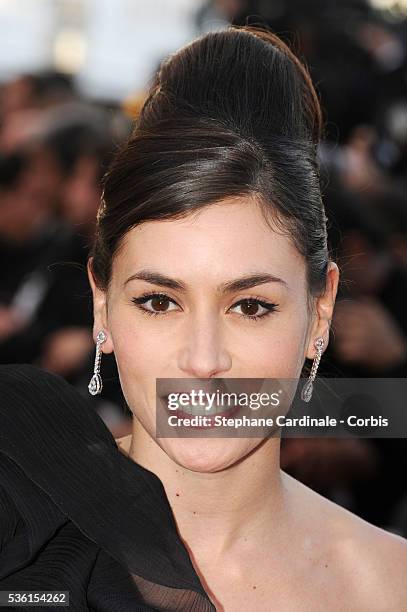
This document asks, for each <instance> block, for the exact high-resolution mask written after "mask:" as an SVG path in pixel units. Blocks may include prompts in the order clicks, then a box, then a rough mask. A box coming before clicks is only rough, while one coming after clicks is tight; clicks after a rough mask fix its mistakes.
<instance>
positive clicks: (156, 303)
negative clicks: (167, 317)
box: [131, 293, 177, 316]
mask: <svg viewBox="0 0 407 612" xmlns="http://www.w3.org/2000/svg"><path fill="white" fill-rule="evenodd" d="M131 301H132V302H134V304H136V306H137V307H138V308H140V310H142V311H143V312H145V313H146V314H149V315H159V316H160V315H163V314H166V313H167V312H170V311H172V310H177V309H176V308H171V309H169V308H168V305H170V304H176V302H174V300H172V299H171V298H169V297H168V295H165V293H146V294H144V295H142V296H140V297H139V298H135V297H134V298H132V300H131ZM148 302H151V305H150V307H149V308H147V307H146V306H143V305H142V304H147V303H148Z"/></svg>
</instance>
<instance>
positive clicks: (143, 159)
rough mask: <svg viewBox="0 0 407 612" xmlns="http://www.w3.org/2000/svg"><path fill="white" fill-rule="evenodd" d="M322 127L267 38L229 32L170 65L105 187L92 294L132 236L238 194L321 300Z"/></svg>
mask: <svg viewBox="0 0 407 612" xmlns="http://www.w3.org/2000/svg"><path fill="white" fill-rule="evenodd" d="M321 128H322V119H321V110H320V106H319V102H318V97H317V94H316V92H315V89H314V87H313V85H312V82H311V79H310V77H309V74H308V72H307V70H306V68H305V67H304V66H303V65H302V64H301V62H300V61H299V60H298V58H297V57H296V56H295V55H294V54H293V53H292V52H291V51H290V49H289V48H288V47H287V45H286V44H285V43H284V42H283V41H281V40H280V39H279V38H278V37H277V36H276V35H274V34H272V33H271V32H268V31H265V30H260V29H257V28H255V27H252V26H243V27H237V26H231V27H229V28H227V29H225V30H222V31H217V32H211V33H208V34H205V35H203V36H201V37H199V38H198V39H196V40H194V41H193V42H191V43H190V44H188V45H186V46H184V47H183V48H182V49H180V50H179V51H177V52H176V53H174V54H172V55H170V56H169V57H168V58H167V59H166V60H164V62H163V63H162V64H161V67H160V69H159V71H158V73H157V74H156V76H155V79H154V82H153V83H152V86H151V88H150V91H149V94H148V97H147V99H146V101H145V103H144V106H143V108H142V110H141V113H140V115H139V117H138V118H137V120H136V123H135V126H134V130H133V132H132V134H131V136H130V138H129V139H128V141H127V142H125V143H124V144H123V145H122V146H121V148H120V149H119V150H118V152H117V153H116V155H115V157H114V159H113V162H112V164H111V166H110V168H109V170H108V172H107V174H106V176H105V179H104V196H103V200H102V204H101V207H100V209H99V213H98V219H97V230H96V237H95V242H94V245H93V250H92V253H91V255H92V258H93V259H92V270H93V275H94V278H95V281H96V283H97V285H98V286H99V288H102V289H104V290H106V289H107V288H108V286H109V282H110V277H111V269H112V261H113V257H114V255H115V253H116V252H117V250H118V248H119V247H120V244H121V241H122V238H123V237H124V236H125V234H126V233H127V232H128V231H129V230H130V229H132V228H133V227H135V226H137V225H139V224H140V223H143V222H144V221H151V220H159V219H176V218H182V217H185V216H187V215H188V214H191V213H192V212H194V211H197V210H199V209H201V208H202V207H203V206H206V205H210V204H214V203H216V202H219V201H221V200H225V199H228V198H234V197H242V196H243V197H247V198H251V199H254V200H255V201H256V202H258V204H259V205H260V206H261V209H262V212H263V214H264V216H265V218H266V219H267V220H272V221H273V227H279V228H281V229H282V230H283V231H284V232H286V233H287V234H288V235H289V236H290V237H291V238H292V240H293V242H294V244H295V246H296V247H297V249H298V250H299V252H300V253H301V254H302V255H303V256H304V258H305V261H306V264H307V273H308V287H309V291H310V293H311V294H312V295H316V294H318V293H320V292H321V291H322V290H323V289H324V287H325V283H326V271H327V265H328V249H327V233H326V217H325V212H324V207H323V204H322V198H321V189H320V182H319V168H318V159H317V147H318V142H319V139H320V135H321Z"/></svg>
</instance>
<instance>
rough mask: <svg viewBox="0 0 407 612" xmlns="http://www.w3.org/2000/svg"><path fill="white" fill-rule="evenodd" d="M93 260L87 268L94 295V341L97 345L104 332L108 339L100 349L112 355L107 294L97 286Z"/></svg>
mask: <svg viewBox="0 0 407 612" xmlns="http://www.w3.org/2000/svg"><path fill="white" fill-rule="evenodd" d="M92 260H93V258H92V257H90V258H89V259H88V263H87V266H86V267H87V271H88V279H89V284H90V286H91V289H92V295H93V339H94V341H95V343H96V336H97V335H98V333H99V332H100V330H103V331H104V332H105V333H106V335H107V339H106V341H105V342H103V344H102V345H101V347H100V348H101V350H102V352H103V353H112V352H113V342H112V337H111V334H110V331H109V324H108V312H107V292H106V291H103V290H102V289H99V287H98V286H97V285H96V282H95V279H94V277H93V272H92Z"/></svg>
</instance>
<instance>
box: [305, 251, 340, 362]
mask: <svg viewBox="0 0 407 612" xmlns="http://www.w3.org/2000/svg"><path fill="white" fill-rule="evenodd" d="M338 282H339V269H338V266H337V265H336V263H335V262H333V261H330V262H329V264H328V270H327V279H326V285H325V291H324V293H323V294H322V295H321V296H319V297H318V299H317V301H316V308H315V311H316V312H315V319H314V322H313V324H312V327H311V330H310V335H309V341H308V346H307V351H306V355H305V356H306V357H307V358H308V359H314V357H315V355H316V348H315V346H314V343H315V340H316V339H317V338H323V339H324V350H325V349H326V347H327V346H328V342H329V328H330V325H331V320H332V315H333V310H334V306H335V299H336V293H337V291H338Z"/></svg>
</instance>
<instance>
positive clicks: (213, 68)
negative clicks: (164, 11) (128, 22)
mask: <svg viewBox="0 0 407 612" xmlns="http://www.w3.org/2000/svg"><path fill="white" fill-rule="evenodd" d="M320 129H321V115H320V110H319V106H318V100H317V96H316V94H315V91H314V89H313V87H312V84H311V82H310V79H309V76H308V74H307V72H306V71H305V69H304V68H303V67H302V65H301V64H300V63H299V62H298V60H297V59H296V58H295V57H294V56H293V55H292V53H291V52H290V51H289V50H288V49H287V47H286V46H285V45H284V44H283V43H282V42H281V41H280V40H279V39H278V38H277V37H275V36H273V35H272V34H270V33H268V32H264V31H260V30H255V29H253V28H250V27H244V28H229V29H227V30H225V31H221V32H216V33H210V34H207V35H205V36H203V37H201V38H200V39H198V40H196V41H194V42H192V43H191V44H189V45H187V46H186V47H184V48H183V49H181V50H180V51H178V52H177V53H176V54H174V55H172V56H171V57H170V58H169V59H168V60H167V61H165V62H164V63H163V65H162V66H161V69H160V71H159V73H158V75H157V77H156V79H155V82H154V83H153V84H152V87H151V91H150V95H149V96H148V99H147V101H146V103H145V105H144V107H143V110H142V112H141V115H140V117H139V119H138V121H137V124H136V126H135V130H134V132H133V135H132V136H131V138H130V140H129V142H127V143H126V144H125V145H124V146H123V147H122V148H121V150H120V151H119V152H118V153H117V155H116V157H115V160H114V162H113V163H112V165H111V167H110V170H109V172H108V174H107V175H106V177H105V182H104V197H103V204H102V206H101V208H100V210H99V213H98V220H97V235H96V241H95V244H94V248H93V252H92V256H91V258H90V259H89V262H88V276H89V281H90V284H91V288H92V293H93V302H94V338H95V341H96V344H97V353H96V359H95V374H94V377H92V381H91V383H90V391H91V393H97V392H100V391H101V390H102V380H101V378H100V376H101V375H103V363H101V362H100V359H101V357H102V355H103V353H110V352H114V355H115V358H116V361H117V365H118V371H119V376H120V382H121V385H122V389H123V393H124V395H125V398H126V401H127V403H128V406H129V408H130V409H131V410H132V412H133V416H134V421H133V422H134V428H133V432H132V434H131V436H128V437H125V438H124V439H121V440H119V441H118V444H119V447H120V450H119V449H118V447H117V446H116V444H115V442H114V440H113V439H112V437H111V435H109V432H108V431H107V430H106V428H105V427H104V426H103V424H102V423H101V422H100V419H99V418H98V417H95V416H93V415H92V414H91V411H89V410H87V409H86V408H85V402H84V400H81V401H79V398H77V399H75V397H74V396H76V394H75V392H74V390H72V388H71V387H69V386H68V385H66V384H65V383H63V381H62V380H61V379H58V378H57V377H54V376H51V375H48V374H45V373H43V374H41V373H39V372H33V369H32V368H29V367H28V366H22V368H24V367H25V368H28V369H26V370H24V371H21V370H20V371H19V372H16V371H15V370H14V369H13V366H5V368H8V370H7V371H6V372H5V370H4V368H3V372H2V379H3V380H5V381H6V382H5V384H4V385H3V386H4V388H5V393H6V397H7V393H8V394H9V395H10V394H11V395H12V398H10V399H9V405H10V404H13V409H14V406H16V405H17V404H18V410H16V413H17V419H18V423H17V426H12V425H11V424H10V417H7V415H8V414H9V412H5V411H3V412H4V414H3V417H2V419H3V421H2V423H1V424H2V425H4V426H5V427H6V429H7V431H8V430H10V436H11V440H10V437H8V438H7V440H6V439H3V441H2V449H3V454H4V456H5V458H6V463H7V462H8V463H9V464H10V466H9V467H12V468H13V471H12V472H6V476H4V474H3V479H2V481H1V483H2V484H3V486H4V490H5V498H6V502H7V501H8V508H9V509H10V508H13V509H14V514H15V515H16V516H17V519H15V523H14V524H11V525H10V526H9V529H8V541H7V542H6V547H5V550H6V552H7V550H10V551H12V553H10V558H11V560H10V559H9V567H11V566H12V564H13V563H14V568H15V569H14V571H13V570H9V571H8V574H7V572H6V574H7V575H6V578H5V581H4V584H5V585H6V586H4V584H3V582H2V581H1V580H0V586H1V587H2V589H3V590H5V589H6V588H9V587H10V588H15V589H16V588H17V587H18V586H19V588H24V586H25V588H34V585H35V588H40V587H39V586H38V585H40V586H41V587H43V588H44V589H45V586H46V585H51V586H48V588H55V589H57V588H61V584H65V585H68V583H69V585H70V587H71V601H72V602H73V604H71V605H73V606H74V608H73V609H85V610H86V609H92V610H93V609H97V610H105V609H106V610H119V609H120V610H127V609H129V610H130V609H132V610H134V609H137V610H138V609H140V610H144V609H157V610H213V609H215V608H216V609H217V610H225V611H227V612H228V611H234V610H241V609H244V608H248V609H250V610H256V611H257V610H258V611H263V610H264V611H266V610H267V611H269V610H287V611H291V610H295V611H297V610H307V611H308V610H327V609H328V610H358V611H359V610H369V611H372V610H377V611H379V610H382V611H384V610H403V609H406V601H407V597H406V595H407V591H406V588H405V586H404V580H403V578H404V573H405V569H406V567H407V546H406V542H405V540H403V539H402V538H400V537H397V536H395V535H393V534H390V533H387V532H385V531H384V530H381V529H379V528H377V527H373V526H372V525H370V524H368V523H366V522H364V521H362V520H361V519H359V518H358V517H356V516H354V515H352V514H351V513H349V512H348V511H347V510H345V509H342V508H341V507H339V506H337V505H336V504H334V503H332V502H330V501H328V500H326V499H324V498H323V497H321V496H319V495H318V494H316V493H314V492H313V491H311V490H310V489H308V488H307V487H305V486H303V485H302V484H301V483H299V482H297V481H296V480H294V479H292V478H291V477H289V476H288V475H286V474H285V473H283V472H282V471H281V470H280V468H279V442H280V440H279V438H278V437H265V438H264V439H261V438H255V437H251V438H250V437H236V438H231V437H228V438H226V437H223V438H222V437H214V436H211V437H210V438H209V437H204V436H201V437H200V436H195V437H193V438H187V437H186V438H185V437H171V438H170V437H158V436H157V435H156V429H155V425H156V422H155V414H156V406H155V401H156V398H155V384H156V379H158V378H160V379H161V378H167V379H168V378H170V379H178V378H183V379H195V380H197V381H199V382H202V381H213V380H215V379H217V378H223V379H225V380H226V379H228V378H247V379H253V378H279V379H282V378H287V379H290V378H294V379H298V378H299V376H300V374H301V371H302V368H303V364H304V361H305V359H306V358H309V359H313V360H315V361H314V363H315V368H314V373H315V369H316V367H317V364H318V360H319V358H320V357H321V354H322V352H323V350H324V348H325V347H326V345H327V343H328V339H329V325H330V321H331V317H332V312H333V308H334V302H335V296H336V291H337V285H338V269H337V266H336V265H335V264H334V263H333V262H332V261H330V260H329V257H328V253H327V245H326V226H325V215H324V209H323V205H322V202H321V193H320V187H319V178H318V163H317V145H318V141H319V137H320ZM10 389H11V391H10ZM102 392H103V391H102ZM304 397H305V396H304ZM24 398H26V399H24ZM27 398H29V400H28V399H27ZM305 399H306V397H305ZM45 402H46V403H47V406H46V407H44V403H45ZM33 404H35V405H36V410H35V412H34V411H33V409H32V405H33ZM21 406H23V407H21ZM28 417H30V418H28ZM55 417H56V418H57V419H60V421H59V423H58V422H57V424H56V423H55ZM7 418H8V419H9V420H7ZM27 423H28V424H27ZM38 423H40V424H41V427H42V430H41V431H38V428H39V425H38ZM3 429H4V428H3ZM16 429H18V430H19V431H18V432H16ZM45 434H46V435H47V444H46V445H45V446H44V442H43V439H44V435H45ZM33 439H34V441H35V443H36V444H35V445H33ZM21 470H22V471H21ZM10 473H11V474H12V477H11V476H7V474H10ZM73 473H74V476H73ZM29 483H31V484H30V485H29ZM17 484H19V485H20V488H17V489H16V485H17ZM23 485H24V486H25V487H26V490H25V491H24V492H25V497H24V501H22V500H21V499H20V498H21V496H19V494H18V492H19V491H20V490H22V489H23ZM29 486H30V487H31V488H32V489H33V490H34V489H35V491H31V495H32V496H33V498H34V499H35V503H36V504H37V505H38V507H40V505H41V503H42V502H43V498H46V502H47V505H46V507H45V509H44V511H43V512H42V515H43V517H42V518H41V520H38V516H37V517H36V518H37V523H36V527H37V530H34V529H32V530H31V531H30V532H29V533H30V539H29V543H27V541H26V540H24V532H21V533H19V532H18V526H19V525H20V526H22V522H23V520H22V516H23V517H24V516H27V515H28V516H29V517H30V519H31V524H32V523H33V522H34V519H33V515H32V513H30V512H29V509H28V508H27V501H26V500H27V499H29V493H30V492H29V490H28V489H29ZM40 489H41V491H40ZM16 490H17V493H16ZM34 492H35V495H34ZM41 492H43V493H44V494H43V495H41ZM17 509H20V514H18V513H17V511H16V510H17ZM3 529H4V528H3ZM6 531H7V528H6ZM38 532H41V533H40V534H39V535H38ZM65 532H66V535H64V533H65ZM14 533H17V534H18V538H19V539H18V541H19V543H20V544H21V548H20V547H19V546H17V545H16V543H15V540H16V537H14V538H13V534H14ZM33 533H34V534H36V535H37V542H39V543H40V545H41V546H42V548H41V547H40V546H39V545H38V546H37V549H36V550H37V554H38V551H44V550H45V553H47V554H48V556H47V554H45V555H44V554H43V555H42V565H40V566H39V567H35V563H36V562H37V561H38V557H35V556H34V555H33V554H32V550H33V548H34V549H35V546H34V547H33V544H32V541H33V536H32V534H33ZM61 534H62V535H61ZM62 536H64V537H65V538H66V540H63V539H61V538H62ZM23 545H25V546H26V549H25V550H24V551H23V549H22V547H23ZM52 546H54V547H55V552H54V554H53V549H52ZM44 547H45V548H44ZM72 550H78V551H79V552H78V553H76V554H75V555H73V559H74V561H72ZM27 551H28V552H27ZM23 552H24V554H23ZM70 555H71V556H70ZM16 557H18V562H16ZM68 557H69V559H68V560H67V558H68ZM39 558H41V555H40V557H39ZM47 561H48V564H47ZM51 562H53V563H54V565H55V566H56V567H57V568H60V567H62V566H64V564H65V566H64V569H65V570H66V568H68V570H66V571H65V576H67V579H66V581H65V583H64V582H63V581H61V580H59V576H58V571H57V570H54V572H51V571H49V564H50V563H51ZM33 566H34V567H35V572H34V571H31V573H30V568H32V567H33ZM46 570H47V571H48V574H47V575H45V572H46ZM127 570H129V571H127ZM24 572H26V573H27V576H28V577H29V580H27V582H26V583H24V580H23V578H24ZM130 574H131V577H130ZM10 585H11V586H10ZM65 590H68V587H67V586H65ZM126 606H127V607H126Z"/></svg>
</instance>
